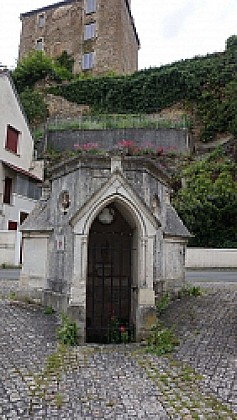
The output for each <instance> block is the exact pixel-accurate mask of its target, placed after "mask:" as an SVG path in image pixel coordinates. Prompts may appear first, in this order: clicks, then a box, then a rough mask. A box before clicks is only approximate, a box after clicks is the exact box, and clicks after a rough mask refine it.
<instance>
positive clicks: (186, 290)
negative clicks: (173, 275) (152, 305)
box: [177, 285, 202, 299]
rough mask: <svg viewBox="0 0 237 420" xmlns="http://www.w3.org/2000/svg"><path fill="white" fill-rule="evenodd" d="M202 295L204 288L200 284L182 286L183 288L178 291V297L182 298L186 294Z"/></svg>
mask: <svg viewBox="0 0 237 420" xmlns="http://www.w3.org/2000/svg"><path fill="white" fill-rule="evenodd" d="M201 295H202V290H201V288H200V287H199V286H188V285H185V286H183V287H181V289H180V290H179V291H178V293H177V298H178V299H182V298H184V297H185V296H195V297H198V296H201Z"/></svg>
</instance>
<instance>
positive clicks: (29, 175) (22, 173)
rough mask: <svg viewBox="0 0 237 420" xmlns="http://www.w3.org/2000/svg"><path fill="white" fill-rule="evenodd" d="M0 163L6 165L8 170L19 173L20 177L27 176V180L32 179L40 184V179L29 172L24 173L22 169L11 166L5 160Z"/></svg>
mask: <svg viewBox="0 0 237 420" xmlns="http://www.w3.org/2000/svg"><path fill="white" fill-rule="evenodd" d="M2 163H3V164H4V165H6V166H7V167H8V168H10V169H12V170H13V171H15V172H18V173H20V174H21V175H24V176H27V177H28V178H32V179H34V180H36V181H38V182H40V183H42V179H41V178H39V177H38V176H36V175H34V174H32V173H31V172H29V171H25V170H24V169H22V168H19V166H15V165H12V164H11V163H9V162H6V161H5V160H2Z"/></svg>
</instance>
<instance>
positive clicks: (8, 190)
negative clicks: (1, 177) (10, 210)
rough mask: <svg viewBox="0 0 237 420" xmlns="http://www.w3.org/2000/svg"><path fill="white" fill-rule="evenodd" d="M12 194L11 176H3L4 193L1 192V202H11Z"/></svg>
mask: <svg viewBox="0 0 237 420" xmlns="http://www.w3.org/2000/svg"><path fill="white" fill-rule="evenodd" d="M11 196H12V178H9V177H6V178H5V185H4V193H3V203H4V204H11Z"/></svg>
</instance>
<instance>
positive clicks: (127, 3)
mask: <svg viewBox="0 0 237 420" xmlns="http://www.w3.org/2000/svg"><path fill="white" fill-rule="evenodd" d="M124 1H125V4H126V6H127V9H128V14H129V16H130V20H131V24H132V27H133V31H134V34H135V38H136V40H137V45H138V47H140V46H141V43H140V39H139V36H138V33H137V29H136V26H135V22H134V19H133V16H132V12H131V8H130V4H129V2H128V0H124Z"/></svg>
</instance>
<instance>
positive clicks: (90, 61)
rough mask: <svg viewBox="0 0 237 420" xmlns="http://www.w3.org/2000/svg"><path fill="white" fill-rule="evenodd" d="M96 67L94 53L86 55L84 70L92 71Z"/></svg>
mask: <svg viewBox="0 0 237 420" xmlns="http://www.w3.org/2000/svg"><path fill="white" fill-rule="evenodd" d="M93 66H94V52H90V53H86V54H84V55H83V59H82V70H90V69H92V68H93Z"/></svg>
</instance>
